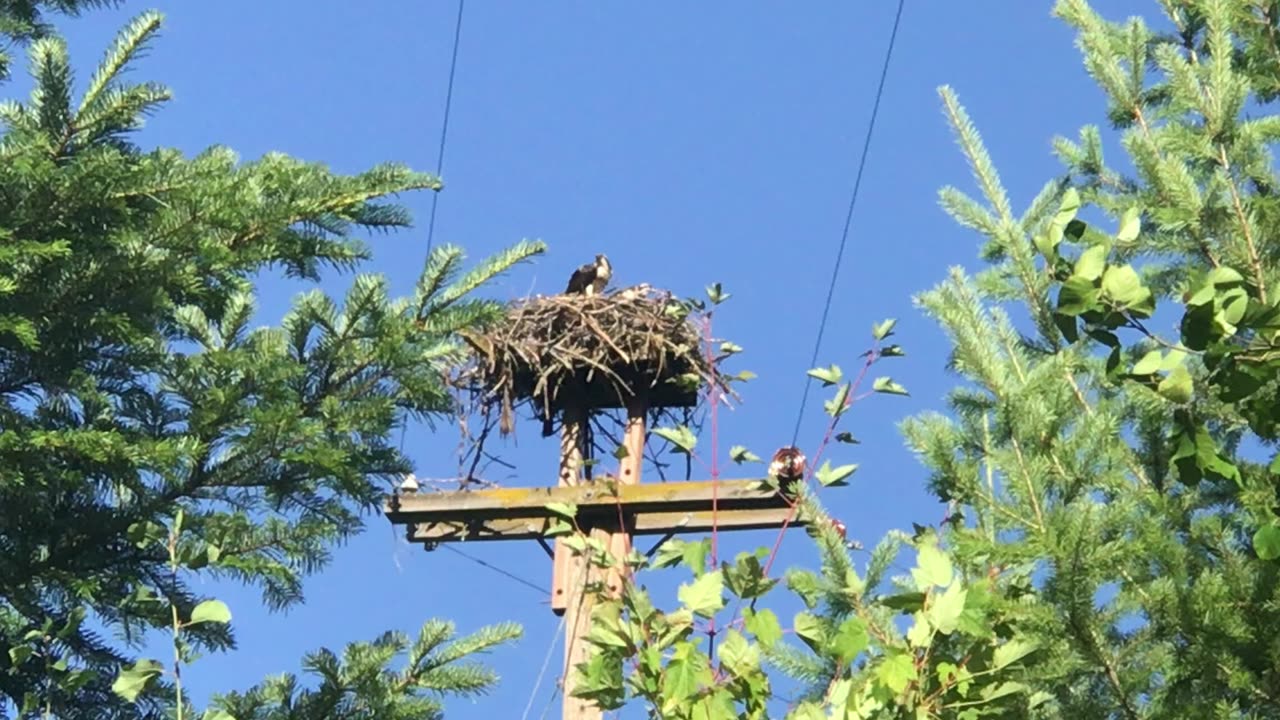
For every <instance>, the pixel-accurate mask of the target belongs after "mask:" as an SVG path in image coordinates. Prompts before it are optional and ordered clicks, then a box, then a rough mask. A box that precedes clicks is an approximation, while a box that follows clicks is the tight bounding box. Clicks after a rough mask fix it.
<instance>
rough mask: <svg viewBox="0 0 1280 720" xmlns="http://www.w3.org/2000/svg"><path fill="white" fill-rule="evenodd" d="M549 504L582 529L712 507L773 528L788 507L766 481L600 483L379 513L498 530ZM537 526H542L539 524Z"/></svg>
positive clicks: (406, 502)
mask: <svg viewBox="0 0 1280 720" xmlns="http://www.w3.org/2000/svg"><path fill="white" fill-rule="evenodd" d="M549 503H561V504H573V505H576V506H577V508H578V514H577V521H578V523H579V524H580V525H584V524H599V523H602V522H604V523H607V522H609V521H610V520H612V521H613V523H614V524H617V517H618V513H619V510H620V509H621V511H622V513H623V515H624V516H633V517H636V518H641V517H645V516H661V517H663V518H664V520H663V521H662V522H665V520H667V519H671V520H678V519H679V517H681V516H683V515H685V514H690V513H691V514H692V515H691V517H693V516H700V514H702V513H710V512H711V511H712V508H713V504H714V507H715V509H716V511H717V512H718V513H719V514H723V515H724V516H725V517H726V518H727V517H729V514H730V513H732V512H734V511H765V510H783V513H781V514H780V515H776V519H777V524H778V525H781V523H782V520H783V519H784V518H785V516H786V514H787V511H789V510H790V507H791V504H790V501H789V500H788V499H787V498H786V497H785V496H783V495H782V494H780V493H779V492H778V491H777V489H775V488H774V487H771V486H769V485H768V484H767V483H766V482H765V481H764V480H722V481H718V482H713V481H709V480H701V481H691V482H671V483H653V484H647V485H646V484H636V485H625V484H616V483H613V482H610V481H609V479H608V478H601V479H599V480H597V481H595V482H592V483H584V484H582V485H576V486H561V487H536V488H500V489H494V490H477V491H470V492H467V491H456V492H447V493H421V494H417V493H415V494H413V495H396V496H392V497H390V498H388V500H387V501H386V503H385V504H384V506H383V513H384V514H385V515H386V517H387V519H388V520H390V521H391V522H393V523H395V524H405V525H413V524H417V525H428V526H430V525H440V524H455V525H462V526H466V525H473V526H474V525H476V524H477V523H491V522H493V521H513V522H514V524H513V522H505V523H504V524H503V525H502V527H505V528H511V529H513V528H514V527H515V526H516V525H518V524H520V523H529V522H531V521H534V522H537V521H542V520H549V519H550V518H553V517H555V516H556V513H554V512H552V511H551V510H549V509H547V507H546V506H547V505H548V504H549ZM744 517H746V516H744ZM753 517H755V518H756V520H757V521H759V520H763V519H765V518H766V516H764V515H755V516H753ZM768 517H769V518H773V517H775V516H774V515H770V516H768ZM537 524H538V525H539V526H542V525H543V523H542V522H537ZM659 524H661V523H660V522H657V521H654V520H652V518H651V519H649V520H647V521H646V522H645V525H646V526H647V527H650V528H653V529H652V532H666V531H664V530H662V529H661V528H659V527H658V525H659ZM672 529H676V528H672Z"/></svg>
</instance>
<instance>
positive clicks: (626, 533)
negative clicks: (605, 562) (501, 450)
mask: <svg viewBox="0 0 1280 720" xmlns="http://www.w3.org/2000/svg"><path fill="white" fill-rule="evenodd" d="M645 410H646V406H645V404H644V403H643V401H642V400H636V401H633V402H632V403H631V404H630V405H629V406H628V408H627V415H628V419H627V427H626V434H625V436H624V438H623V447H625V448H626V450H627V452H626V454H625V456H624V457H623V458H622V460H621V462H620V467H619V477H616V478H600V479H598V480H596V481H591V482H583V479H582V465H583V455H584V447H583V435H584V433H583V428H584V426H585V423H586V422H587V414H586V413H585V412H583V411H581V410H577V409H568V408H566V411H565V414H564V416H563V421H564V430H563V433H562V435H561V454H560V473H559V477H558V483H557V486H556V487H532V488H500V489H493V490H477V491H455V492H440V493H425V494H417V493H415V494H412V495H394V496H392V497H391V498H389V499H388V501H387V503H386V506H385V508H384V513H385V514H386V516H387V519H389V520H390V521H391V522H393V523H396V524H403V525H406V526H407V531H406V536H407V537H408V539H409V541H410V542H414V543H423V544H425V545H427V546H428V547H432V546H434V545H435V544H437V543H442V542H463V541H466V542H484V541H493V540H537V541H539V542H541V543H542V544H543V545H544V547H548V548H549V546H548V545H547V544H546V541H545V540H544V537H545V533H546V531H547V530H548V529H549V528H550V527H551V526H552V522H553V521H554V520H555V519H556V518H557V516H556V514H555V513H553V512H551V511H550V510H548V509H547V504H548V503H572V504H574V505H576V506H577V508H578V513H577V516H576V517H575V520H576V522H577V523H578V526H579V527H580V528H582V530H583V531H584V532H587V533H589V534H590V535H591V536H592V537H597V538H600V539H601V540H602V541H603V542H604V544H605V546H606V547H607V548H609V551H610V554H612V555H613V556H614V557H616V558H619V559H621V558H624V557H626V556H627V554H628V553H629V552H630V549H631V541H632V538H634V537H635V536H637V535H660V536H663V540H665V539H666V538H669V537H672V536H674V535H676V534H678V533H695V532H708V531H711V530H713V529H716V530H760V529H768V528H780V527H782V526H783V525H784V523H786V522H787V518H788V517H791V516H792V515H793V512H792V508H791V502H790V501H789V500H788V499H787V498H786V497H784V496H783V495H781V494H780V493H779V492H778V491H777V489H776V486H772V485H770V484H768V483H767V482H766V481H765V479H764V478H760V479H754V480H718V481H710V480H703V481H689V482H669V483H660V484H650V485H643V484H641V483H640V468H641V462H642V460H643V457H644V438H645V420H644V418H645ZM804 523H805V518H804V517H802V516H799V515H796V516H795V517H792V519H791V522H790V524H791V525H796V526H800V525H803V524H804ZM660 542H661V541H660ZM551 553H552V556H553V566H552V572H551V608H552V611H553V612H555V613H556V614H557V615H559V614H565V613H567V617H566V621H565V673H564V677H563V691H564V707H563V711H562V715H561V717H563V718H564V719H565V720H599V718H601V716H602V713H601V711H600V709H599V708H598V707H596V706H595V705H594V704H593V703H591V702H589V701H586V700H581V699H579V698H575V697H573V691H574V688H575V685H576V682H575V673H574V668H575V666H576V665H577V664H579V663H582V662H585V661H586V660H587V657H588V653H589V650H590V645H589V644H588V642H587V640H586V636H587V633H588V631H589V630H590V620H591V609H592V607H593V605H594V603H593V595H592V593H590V592H585V591H584V590H585V588H586V587H587V585H588V584H591V583H594V582H597V581H600V582H603V583H604V585H605V588H606V589H607V590H608V591H609V592H610V593H616V592H619V591H620V590H621V589H622V583H623V577H622V575H621V573H620V571H619V570H617V569H616V568H615V569H611V570H609V571H608V572H607V573H603V571H601V569H600V568H598V567H596V566H594V565H591V564H590V563H589V562H588V559H587V557H586V556H585V555H581V554H580V555H576V556H575V555H573V554H572V552H571V551H570V550H569V548H568V547H565V546H564V544H563V543H562V542H561V541H560V540H558V539H557V541H556V543H555V548H554V549H553V550H551ZM601 573H602V574H603V577H600V576H599V575H598V574H601Z"/></svg>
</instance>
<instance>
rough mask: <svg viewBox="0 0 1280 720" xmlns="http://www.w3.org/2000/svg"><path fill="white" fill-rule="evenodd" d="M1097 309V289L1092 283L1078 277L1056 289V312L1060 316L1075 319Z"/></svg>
mask: <svg viewBox="0 0 1280 720" xmlns="http://www.w3.org/2000/svg"><path fill="white" fill-rule="evenodd" d="M1097 307H1098V289H1097V288H1095V287H1094V286H1093V282H1091V281H1089V280H1087V279H1085V278H1082V277H1078V276H1073V277H1070V278H1067V280H1066V281H1065V282H1063V283H1062V285H1061V286H1060V287H1059V288H1058V307H1057V310H1058V314H1060V315H1065V316H1067V317H1075V316H1077V315H1082V314H1084V313H1086V312H1089V311H1090V310H1094V309H1096V308H1097ZM1059 329H1061V326H1059ZM1073 342H1074V341H1073Z"/></svg>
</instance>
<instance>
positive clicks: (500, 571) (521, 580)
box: [440, 544, 551, 596]
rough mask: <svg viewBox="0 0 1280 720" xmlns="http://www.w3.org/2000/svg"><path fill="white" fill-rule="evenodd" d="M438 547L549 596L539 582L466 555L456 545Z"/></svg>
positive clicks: (548, 591)
mask: <svg viewBox="0 0 1280 720" xmlns="http://www.w3.org/2000/svg"><path fill="white" fill-rule="evenodd" d="M440 547H442V548H444V549H445V550H448V551H450V552H454V553H457V554H458V555H461V556H462V557H464V558H466V559H468V560H470V561H471V562H473V563H476V564H478V565H483V566H485V567H487V568H489V569H490V570H492V571H494V572H496V573H498V574H499V575H505V576H507V577H508V578H511V579H512V580H515V581H516V582H518V583H520V584H521V585H524V586H525V587H529V588H533V589H534V590H537V591H538V592H540V593H542V594H543V595H548V596H550V595H551V591H550V590H547V589H546V588H544V587H542V586H541V585H539V584H537V583H535V582H532V581H530V580H525V579H524V578H522V577H520V576H519V575H516V574H515V573H511V572H508V571H506V570H503V569H502V568H500V567H498V566H496V565H490V564H489V563H487V562H485V561H484V560H481V559H480V558H478V557H476V556H475V555H468V554H467V553H465V552H463V551H461V550H459V549H458V548H456V547H453V546H452V545H447V544H441V545H440Z"/></svg>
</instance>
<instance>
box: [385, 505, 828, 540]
mask: <svg viewBox="0 0 1280 720" xmlns="http://www.w3.org/2000/svg"><path fill="white" fill-rule="evenodd" d="M790 514H791V509H790V508H789V507H779V508H759V509H754V510H720V509H717V510H716V511H715V512H712V511H710V510H702V511H696V510H690V511H685V512H639V513H635V512H626V511H624V514H623V517H624V519H625V521H626V523H627V528H626V530H628V531H629V532H630V533H631V534H632V535H665V534H667V533H671V532H681V533H696V532H710V531H711V530H712V529H713V528H715V529H717V530H726V531H727V530H767V529H771V528H779V527H782V524H783V523H784V522H786V519H787V516H788V515H790ZM601 520H602V522H604V523H606V524H611V525H616V524H617V522H618V520H617V514H616V512H615V513H614V516H613V517H611V518H610V517H607V514H605V516H604V517H602V518H601ZM807 522H808V520H807V518H805V517H803V514H802V513H796V514H795V516H794V517H793V518H792V519H791V523H790V524H791V525H792V526H795V527H802V526H804V525H806V524H807ZM550 527H551V519H550V518H548V517H543V516H536V517H535V516H529V517H512V518H500V519H490V520H474V521H459V520H441V521H436V522H416V523H410V524H409V526H408V529H407V531H406V533H405V536H406V537H407V538H408V540H409V542H415V543H441V542H479V541H488V540H532V539H535V538H539V537H545V536H546V531H547V529H548V528H550Z"/></svg>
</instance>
